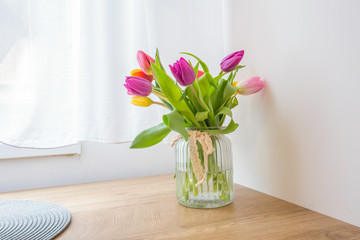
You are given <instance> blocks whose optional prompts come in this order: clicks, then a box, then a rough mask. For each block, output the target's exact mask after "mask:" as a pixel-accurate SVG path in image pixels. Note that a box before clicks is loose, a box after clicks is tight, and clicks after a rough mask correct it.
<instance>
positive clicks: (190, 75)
mask: <svg viewBox="0 0 360 240" xmlns="http://www.w3.org/2000/svg"><path fill="white" fill-rule="evenodd" d="M169 67H170V70H171V72H172V74H173V75H174V77H175V79H176V81H178V83H179V84H180V85H181V86H188V85H190V84H192V83H193V82H194V80H195V72H194V69H193V68H192V67H191V66H190V64H189V63H188V62H187V61H186V60H185V59H184V58H180V60H179V61H176V63H174V64H173V66H171V65H169Z"/></svg>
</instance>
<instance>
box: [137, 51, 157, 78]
mask: <svg viewBox="0 0 360 240" xmlns="http://www.w3.org/2000/svg"><path fill="white" fill-rule="evenodd" d="M137 60H138V63H139V66H140V68H141V70H142V71H143V72H144V73H146V74H147V75H151V74H152V69H151V62H153V63H155V60H154V59H153V58H152V57H150V56H149V55H147V54H146V53H144V52H143V51H138V52H137Z"/></svg>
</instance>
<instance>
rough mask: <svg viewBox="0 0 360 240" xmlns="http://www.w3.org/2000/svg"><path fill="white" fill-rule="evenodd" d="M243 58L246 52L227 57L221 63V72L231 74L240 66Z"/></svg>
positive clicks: (238, 52) (242, 51)
mask: <svg viewBox="0 0 360 240" xmlns="http://www.w3.org/2000/svg"><path fill="white" fill-rule="evenodd" d="M243 56H244V50H241V51H237V52H234V53H231V54H229V55H227V56H226V57H224V59H223V60H222V61H221V63H220V67H221V70H222V71H224V72H230V71H231V70H233V69H234V68H235V67H236V66H237V65H238V64H239V62H240V61H241V59H242V58H243Z"/></svg>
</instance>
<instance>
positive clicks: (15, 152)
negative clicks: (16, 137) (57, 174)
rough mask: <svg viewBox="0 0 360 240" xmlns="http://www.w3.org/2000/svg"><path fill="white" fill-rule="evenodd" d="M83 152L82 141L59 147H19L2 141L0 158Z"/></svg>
mask: <svg viewBox="0 0 360 240" xmlns="http://www.w3.org/2000/svg"><path fill="white" fill-rule="evenodd" d="M80 153H81V143H78V144H73V145H69V146H65V147H58V148H47V149H39V148H18V147H12V146H8V145H5V144H2V143H0V159H12V158H27V157H40V156H57V155H72V154H80Z"/></svg>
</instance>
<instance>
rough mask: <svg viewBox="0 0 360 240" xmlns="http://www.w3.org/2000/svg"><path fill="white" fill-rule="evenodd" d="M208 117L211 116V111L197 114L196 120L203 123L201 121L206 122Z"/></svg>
mask: <svg viewBox="0 0 360 240" xmlns="http://www.w3.org/2000/svg"><path fill="white" fill-rule="evenodd" d="M208 115H209V111H205V112H197V113H196V115H195V118H196V120H198V121H199V122H201V121H204V120H205V119H207V118H208Z"/></svg>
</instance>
